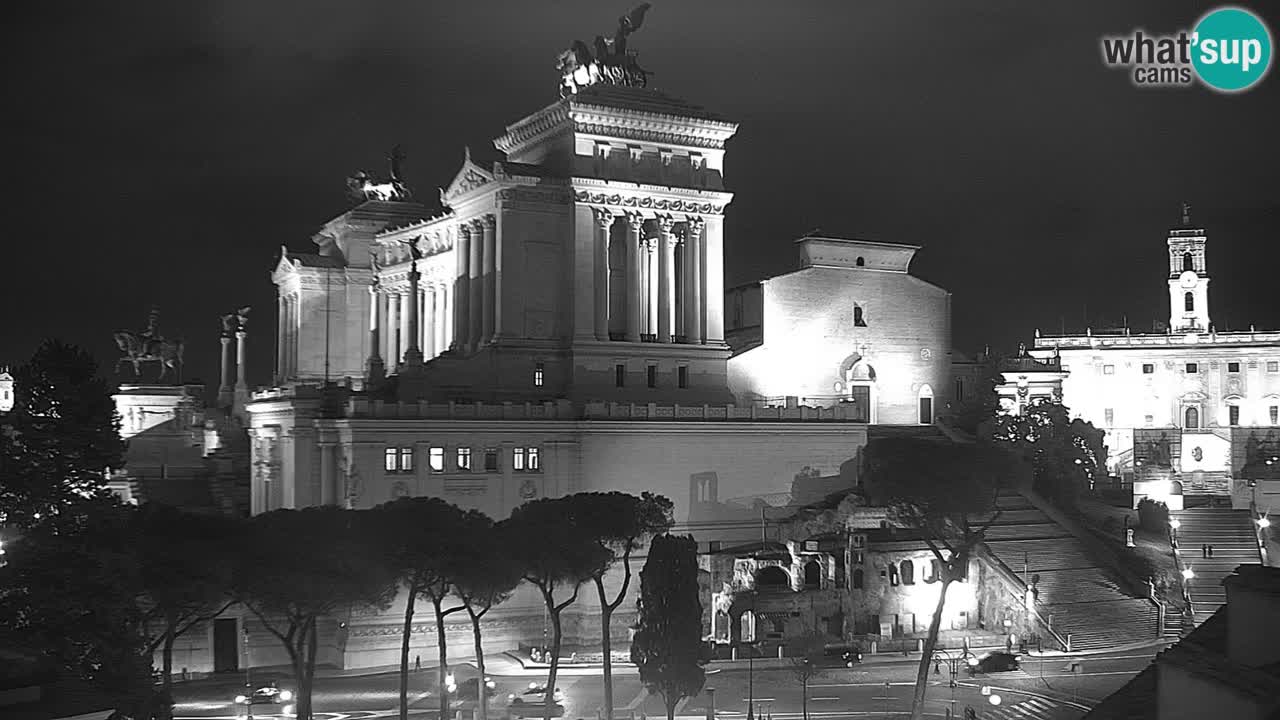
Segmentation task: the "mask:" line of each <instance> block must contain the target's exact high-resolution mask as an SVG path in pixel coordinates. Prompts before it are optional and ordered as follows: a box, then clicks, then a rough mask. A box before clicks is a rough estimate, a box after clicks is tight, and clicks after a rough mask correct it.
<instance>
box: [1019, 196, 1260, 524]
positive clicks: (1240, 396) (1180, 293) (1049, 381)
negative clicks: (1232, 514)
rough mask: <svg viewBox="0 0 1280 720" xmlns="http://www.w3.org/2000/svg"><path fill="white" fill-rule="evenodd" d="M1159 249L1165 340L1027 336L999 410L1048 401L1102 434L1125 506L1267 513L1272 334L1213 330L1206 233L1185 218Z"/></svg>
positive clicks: (1116, 334) (1119, 335)
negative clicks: (1195, 505) (1193, 505)
mask: <svg viewBox="0 0 1280 720" xmlns="http://www.w3.org/2000/svg"><path fill="white" fill-rule="evenodd" d="M1166 248H1167V251H1166V253H1165V254H1164V257H1165V258H1166V259H1167V270H1168V272H1167V278H1166V284H1167V289H1168V295H1169V321H1168V324H1167V327H1166V329H1165V331H1164V332H1156V333H1150V334H1142V333H1133V332H1131V331H1129V330H1128V329H1125V330H1122V331H1111V332H1093V331H1092V330H1090V331H1087V332H1086V333H1085V334H1084V335H1059V336H1049V335H1041V334H1040V333H1039V332H1038V331H1037V333H1036V338H1035V346H1034V349H1032V350H1030V352H1028V353H1025V354H1024V356H1023V357H1021V358H1018V359H1017V360H1016V361H1015V363H1014V364H1012V365H1006V366H1005V367H1003V368H1002V370H1004V373H1003V375H1004V380H1005V383H1004V385H1003V386H1002V387H1001V389H1000V393H1001V396H1002V403H1003V405H1004V407H1005V409H1006V410H1009V411H1017V410H1018V409H1020V408H1021V407H1023V406H1025V405H1026V403H1028V402H1030V401H1031V400H1032V399H1033V398H1034V397H1036V396H1046V397H1051V396H1058V397H1060V398H1061V399H1062V401H1063V402H1064V403H1065V404H1066V405H1067V406H1068V407H1069V408H1071V411H1072V413H1073V414H1074V415H1075V416H1078V417H1081V418H1084V419H1085V420H1088V421H1090V422H1092V423H1093V424H1094V425H1095V426H1096V427H1098V428H1100V429H1103V430H1106V432H1107V436H1106V443H1107V445H1108V447H1109V450H1110V457H1109V459H1108V466H1109V468H1108V469H1109V470H1110V472H1111V473H1112V474H1114V475H1119V476H1121V477H1123V478H1125V479H1127V480H1130V481H1132V482H1133V483H1134V502H1135V503H1137V502H1138V501H1139V500H1141V499H1142V498H1143V497H1148V496H1150V497H1152V498H1154V499H1159V500H1162V501H1165V502H1168V503H1170V504H1171V507H1174V509H1178V508H1180V507H1181V503H1182V502H1183V497H1184V496H1208V497H1211V498H1220V499H1222V500H1223V501H1225V499H1226V498H1228V497H1230V498H1231V499H1232V501H1233V503H1234V504H1235V505H1236V506H1237V507H1248V506H1250V504H1255V505H1259V506H1263V505H1267V506H1269V505H1270V503H1269V502H1264V497H1263V496H1262V495H1260V494H1259V493H1260V492H1261V493H1263V495H1270V494H1272V492H1273V489H1272V488H1271V487H1270V485H1268V484H1264V485H1263V486H1261V487H1262V490H1261V491H1260V490H1259V487H1260V486H1259V485H1258V483H1259V482H1264V483H1265V482H1268V481H1273V480H1277V479H1280V477H1278V476H1277V475H1276V471H1277V470H1280V465H1277V464H1276V462H1275V459H1276V458H1277V457H1280V415H1278V413H1280V331H1258V330H1256V329H1254V328H1252V327H1250V329H1249V330H1248V331H1233V332H1220V331H1219V330H1218V329H1217V328H1216V327H1215V326H1214V324H1213V322H1212V319H1211V318H1212V316H1211V314H1210V304H1209V291H1208V288H1209V280H1210V275H1209V263H1208V253H1207V249H1208V234H1207V232H1206V231H1205V229H1204V228H1200V227H1196V226H1194V225H1192V223H1191V221H1190V217H1189V213H1187V212H1186V211H1185V210H1184V214H1183V220H1182V224H1181V225H1180V226H1178V227H1176V228H1174V229H1172V230H1170V231H1169V234H1168V237H1167V239H1166ZM1161 264H1162V265H1163V264H1164V262H1163V261H1162V263H1161ZM1268 461H1271V462H1268ZM1274 490H1275V491H1280V488H1275V489H1274ZM1275 497H1276V499H1280V494H1277V495H1276V496H1275Z"/></svg>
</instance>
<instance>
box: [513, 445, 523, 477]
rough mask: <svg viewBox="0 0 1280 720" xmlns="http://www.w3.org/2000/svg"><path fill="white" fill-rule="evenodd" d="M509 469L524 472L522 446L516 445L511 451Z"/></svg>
mask: <svg viewBox="0 0 1280 720" xmlns="http://www.w3.org/2000/svg"><path fill="white" fill-rule="evenodd" d="M511 469H512V470H515V471H516V472H524V448H522V447H518V448H515V449H513V450H512V451H511Z"/></svg>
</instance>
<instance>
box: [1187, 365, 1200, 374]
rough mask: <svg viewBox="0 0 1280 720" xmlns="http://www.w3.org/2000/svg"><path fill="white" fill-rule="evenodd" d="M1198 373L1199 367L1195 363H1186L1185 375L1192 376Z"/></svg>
mask: <svg viewBox="0 0 1280 720" xmlns="http://www.w3.org/2000/svg"><path fill="white" fill-rule="evenodd" d="M1198 372H1200V366H1199V365H1197V364H1195V363H1187V374H1188V375H1194V374H1196V373H1198Z"/></svg>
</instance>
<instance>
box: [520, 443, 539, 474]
mask: <svg viewBox="0 0 1280 720" xmlns="http://www.w3.org/2000/svg"><path fill="white" fill-rule="evenodd" d="M524 459H525V467H526V468H528V469H529V472H542V453H541V452H540V451H539V449H538V448H536V447H530V448H525V449H524Z"/></svg>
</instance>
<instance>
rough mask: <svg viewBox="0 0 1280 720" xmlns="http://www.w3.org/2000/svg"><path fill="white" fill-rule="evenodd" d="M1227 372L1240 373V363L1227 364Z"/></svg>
mask: <svg viewBox="0 0 1280 720" xmlns="http://www.w3.org/2000/svg"><path fill="white" fill-rule="evenodd" d="M1227 372H1229V373H1238V372H1240V363H1238V362H1229V363H1227Z"/></svg>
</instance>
